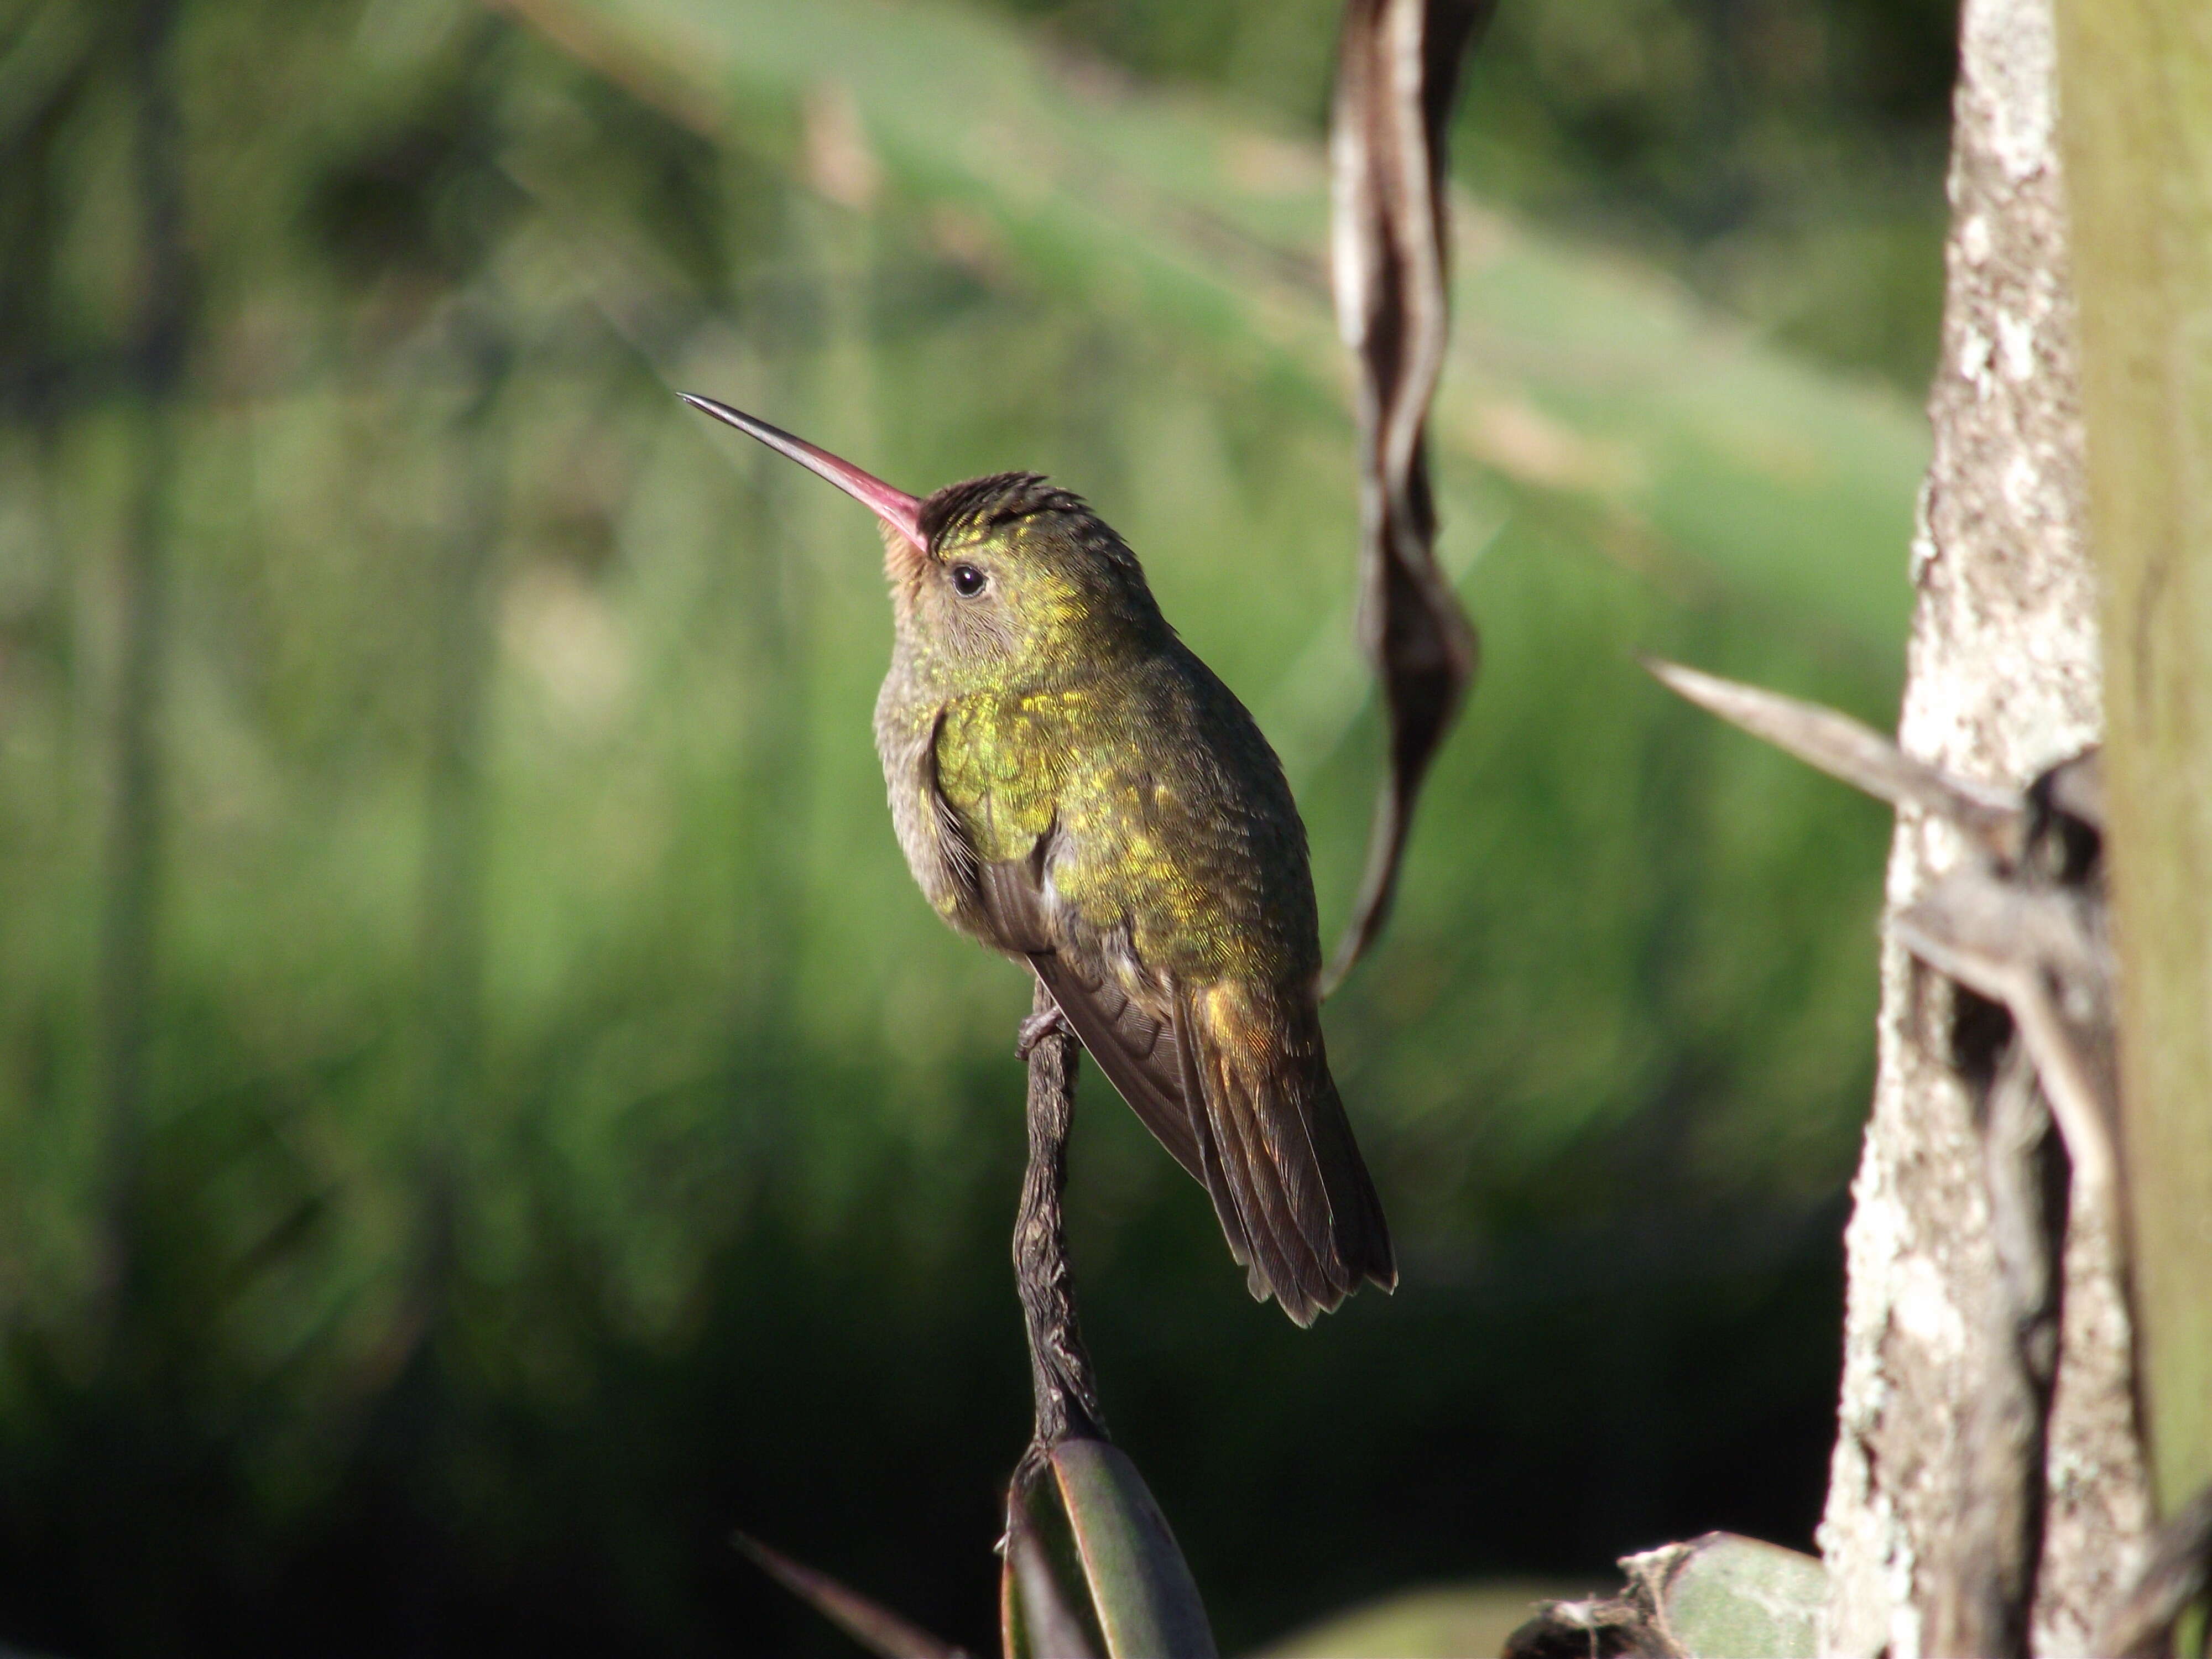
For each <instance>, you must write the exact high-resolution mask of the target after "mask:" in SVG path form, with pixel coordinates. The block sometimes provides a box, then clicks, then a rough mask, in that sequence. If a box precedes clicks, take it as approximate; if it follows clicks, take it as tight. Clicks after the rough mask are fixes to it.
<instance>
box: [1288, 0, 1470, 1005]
mask: <svg viewBox="0 0 2212 1659" xmlns="http://www.w3.org/2000/svg"><path fill="white" fill-rule="evenodd" d="M1491 9H1492V5H1491V0H1351V4H1350V5H1349V7H1348V8H1347V9H1346V12H1345V18H1344V33H1343V36H1342V38H1341V40H1340V42H1339V46H1338V56H1337V83H1336V106H1335V111H1334V116H1333V118H1332V125H1333V138H1332V143H1331V147H1330V148H1331V155H1332V161H1333V163H1334V169H1333V170H1334V198H1335V220H1334V248H1333V252H1334V264H1335V271H1336V311H1337V325H1338V327H1339V329H1340V331H1342V333H1343V336H1344V338H1345V342H1346V344H1348V345H1349V346H1350V347H1351V348H1352V356H1353V358H1354V361H1355V362H1356V364H1357V367H1358V413H1359V541H1360V547H1359V588H1360V592H1359V636H1360V644H1361V645H1362V647H1364V649H1365V651H1366V653H1367V657H1368V660H1369V661H1370V662H1372V663H1373V664H1374V665H1375V671H1376V674H1377V675H1379V676H1380V677H1381V678H1382V682H1383V702H1384V706H1385V708H1386V709H1387V712H1388V714H1389V725H1390V754H1389V775H1388V776H1387V777H1386V778H1385V779H1384V781H1383V793H1382V796H1381V798H1380V799H1378V800H1377V801H1376V807H1375V823H1374V828H1373V830H1372V831H1371V833H1370V838H1369V841H1368V848H1367V872H1366V874H1365V875H1364V876H1363V877H1362V878H1361V879H1360V884H1359V896H1358V901H1357V902H1356V903H1355V904H1354V906H1353V909H1352V920H1351V921H1350V922H1349V923H1347V924H1346V927H1345V932H1344V937H1343V939H1342V940H1341V941H1340V943H1339V944H1338V945H1337V951H1336V957H1335V959H1334V962H1332V963H1330V965H1329V971H1328V981H1327V985H1326V987H1325V990H1324V994H1326V991H1327V990H1330V989H1334V987H1336V986H1337V985H1338V984H1339V983H1340V982H1341V981H1343V978H1344V976H1345V975H1346V974H1347V973H1349V972H1351V970H1352V964H1353V963H1357V962H1358V960H1359V958H1360V957H1361V956H1363V955H1364V954H1365V952H1366V950H1367V947H1368V946H1369V945H1371V944H1373V943H1374V941H1375V939H1376V935H1377V934H1378V933H1381V932H1382V930H1383V923H1384V922H1385V921H1388V920H1389V915H1390V906H1391V903H1392V901H1393V900H1394V899H1395V897H1396V896H1397V890H1398V870H1399V865H1400V862H1401V859H1402V858H1403V856H1404V854H1405V849H1406V836H1407V832H1408V831H1409V830H1410V829H1412V828H1413V805H1414V802H1415V800H1416V799H1418V798H1419V793H1420V788H1421V782H1422V780H1423V779H1424V778H1425V777H1426V776H1427V775H1428V770H1429V765H1430V763H1431V761H1433V760H1434V759H1435V758H1436V753H1437V747H1438V746H1439V745H1440V744H1442V743H1443V738H1444V733H1445V732H1447V731H1448V730H1449V728H1450V726H1451V723H1452V721H1453V720H1455V718H1457V716H1458V714H1459V711H1460V708H1461V706H1462V704H1463V703H1464V702H1466V700H1467V690H1468V685H1469V684H1472V682H1473V681H1474V669H1475V660H1476V654H1477V643H1476V638H1475V632H1474V624H1473V623H1469V622H1468V618H1467V613H1466V612H1465V611H1462V610H1461V608H1460V604H1459V599H1458V598H1457V597H1456V596H1455V594H1454V593H1453V592H1452V590H1451V583H1450V581H1449V579H1448V578H1447V577H1446V576H1445V574H1444V573H1443V571H1442V570H1441V569H1439V568H1437V558H1436V539H1437V508H1436V498H1435V495H1434V494H1433V493H1432V491H1431V488H1430V483H1429V435H1428V427H1429V404H1430V402H1431V399H1432V398H1434V397H1435V395H1436V389H1437V375H1438V374H1440V373H1441V372H1442V371H1443V362H1444V348H1445V346H1446V344H1447V343H1449V336H1450V316H1449V307H1448V303H1447V298H1448V295H1447V282H1448V277H1449V273H1448V271H1447V270H1446V258H1445V254H1446V250H1447V247H1448V246H1449V227H1448V224H1447V215H1446V201H1445V193H1444V160H1445V154H1446V151H1445V145H1444V128H1445V123H1446V121H1447V119H1448V118H1449V116H1450V113H1451V106H1452V97H1453V94H1454V93H1455V91H1456V90H1457V89H1458V86H1459V72H1460V65H1461V64H1462V63H1463V62H1465V61H1466V58H1467V50H1468V46H1470V45H1471V44H1472V43H1473V42H1474V38H1475V36H1476V35H1477V34H1478V33H1480V31H1481V28H1482V26H1483V24H1484V23H1486V21H1488V20H1489V16H1490V13H1491Z"/></svg>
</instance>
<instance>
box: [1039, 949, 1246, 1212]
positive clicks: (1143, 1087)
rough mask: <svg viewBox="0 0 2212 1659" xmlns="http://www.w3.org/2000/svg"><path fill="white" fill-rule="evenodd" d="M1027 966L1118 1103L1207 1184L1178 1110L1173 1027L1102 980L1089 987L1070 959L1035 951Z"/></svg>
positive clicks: (1178, 1065)
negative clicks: (1124, 1104) (1123, 1102)
mask: <svg viewBox="0 0 2212 1659" xmlns="http://www.w3.org/2000/svg"><path fill="white" fill-rule="evenodd" d="M1030 967H1032V968H1034V969H1036V976H1037V977H1038V978H1039V979H1041V980H1042V981H1044V988H1045V989H1046V990H1048V991H1049V992H1051V993H1052V1000H1054V1002H1056V1003H1058V1004H1059V1005H1060V1012H1061V1013H1062V1014H1064V1015H1065V1016H1066V1018H1067V1023H1068V1024H1070V1025H1071V1026H1073V1028H1074V1030H1075V1035H1076V1036H1079V1037H1080V1038H1082V1039H1083V1046H1084V1047H1085V1048H1086V1049H1088V1050H1089V1051H1090V1054H1091V1059H1093V1060H1097V1062H1098V1069H1099V1070H1100V1071H1102V1072H1103V1073H1106V1077H1107V1080H1108V1081H1109V1082H1110V1083H1112V1084H1113V1085H1114V1086H1115V1088H1116V1089H1118V1090H1120V1091H1121V1098H1122V1099H1124V1100H1126V1101H1127V1102H1128V1103H1129V1105H1130V1108H1131V1109H1132V1110H1133V1111H1134V1112H1135V1113H1136V1114H1137V1115H1138V1117H1139V1118H1140V1119H1141V1120H1143V1122H1144V1125H1145V1127H1146V1128H1147V1129H1150V1130H1151V1131H1152V1133H1153V1134H1155V1135H1157V1136H1158V1138H1159V1142H1160V1145H1161V1146H1164V1147H1166V1148H1167V1149H1168V1151H1169V1152H1171V1153H1173V1154H1174V1156H1175V1161H1176V1163H1178V1164H1182V1167H1183V1168H1184V1169H1186V1170H1189V1171H1190V1174H1191V1178H1192V1179H1193V1180H1194V1181H1200V1182H1202V1181H1204V1180H1205V1179H1206V1176H1205V1173H1204V1171H1203V1170H1201V1169H1200V1165H1199V1158H1198V1140H1197V1138H1196V1137H1195V1136H1194V1135H1193V1134H1192V1133H1191V1127H1190V1111H1189V1109H1188V1107H1186V1106H1185V1105H1184V1103H1183V1097H1182V1060H1181V1057H1180V1056H1179V1054H1177V1052H1176V1034H1175V1028H1174V1027H1173V1026H1171V1025H1163V1024H1158V1023H1156V1022H1155V1021H1153V1020H1152V1019H1151V1018H1148V1017H1147V1016H1146V1013H1145V1011H1144V1010H1143V1009H1141V1008H1139V1006H1137V1005H1136V1004H1135V1003H1133V1002H1132V1001H1130V1000H1129V999H1128V998H1127V997H1125V996H1123V995H1122V994H1121V991H1120V989H1119V988H1118V987H1115V985H1114V984H1113V982H1112V981H1109V980H1107V979H1106V978H1105V977H1104V976H1103V975H1101V976H1100V977H1099V980H1098V981H1097V982H1096V983H1094V982H1092V981H1091V977H1090V976H1089V975H1086V974H1085V972H1084V971H1083V969H1082V966H1081V964H1080V963H1078V962H1077V961H1076V960H1075V959H1074V958H1073V957H1066V956H1062V955H1060V954H1057V953H1056V952H1053V951H1034V952H1032V953H1031V954H1030Z"/></svg>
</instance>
